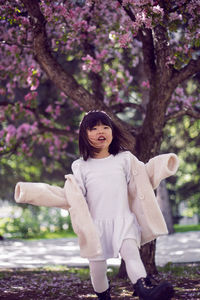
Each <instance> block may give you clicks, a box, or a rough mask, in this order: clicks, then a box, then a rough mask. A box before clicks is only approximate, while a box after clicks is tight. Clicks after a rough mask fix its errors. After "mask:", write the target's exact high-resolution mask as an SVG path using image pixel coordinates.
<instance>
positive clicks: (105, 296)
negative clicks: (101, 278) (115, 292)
mask: <svg viewBox="0 0 200 300" xmlns="http://www.w3.org/2000/svg"><path fill="white" fill-rule="evenodd" d="M95 293H96V295H97V296H98V299H99V300H111V297H110V288H108V289H107V290H106V291H105V292H102V293H97V292H95Z"/></svg>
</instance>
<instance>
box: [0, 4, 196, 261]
mask: <svg viewBox="0 0 200 300" xmlns="http://www.w3.org/2000/svg"><path fill="white" fill-rule="evenodd" d="M0 3H1V4H2V5H1V6H0V12H1V13H0V30H1V40H0V42H1V44H0V57H1V60H0V70H1V73H0V80H1V82H0V121H1V123H0V155H2V156H3V155H7V154H10V153H14V154H17V155H18V156H21V155H22V153H25V155H26V156H29V157H31V156H32V157H36V158H38V157H39V158H40V159H41V161H42V162H43V164H44V167H45V168H48V166H49V165H50V166H51V168H52V169H53V168H54V161H58V160H59V162H60V163H62V162H64V161H65V160H66V159H67V157H69V155H70V154H72V153H73V156H74V153H76V147H74V146H73V144H72V140H73V139H76V138H77V128H78V123H79V121H80V119H81V116H82V111H88V110H92V109H101V110H104V111H106V112H107V113H109V114H110V116H111V117H112V118H113V119H114V120H115V121H116V122H117V124H118V125H119V126H120V127H121V128H122V129H123V130H124V131H125V133H126V134H127V136H128V138H129V140H130V150H131V151H132V152H134V153H135V154H136V155H137V156H138V158H139V159H140V160H142V161H144V162H146V161H147V160H149V159H150V158H151V157H153V156H155V155H156V154H158V153H159V151H160V145H161V141H162V136H163V128H164V127H165V126H166V124H167V122H169V120H171V119H175V118H178V117H181V116H184V115H188V116H189V117H190V118H195V119H199V116H200V112H199V87H198V84H199V72H200V57H199V49H200V44H199V24H200V23H199V22H200V19H199V12H200V2H199V1H195V0H192V1H188V0H181V1H174V0H169V1H163V0H158V1H154V0H138V1H133V0H114V1H103V0H97V1H93V0H81V1H80V0H69V1H64V0H59V1H44V0H41V1H32V0H9V1H8V0H6V1H2V0H1V1H0ZM43 88H44V89H43ZM66 154H67V155H66ZM152 257H153V256H152Z"/></svg>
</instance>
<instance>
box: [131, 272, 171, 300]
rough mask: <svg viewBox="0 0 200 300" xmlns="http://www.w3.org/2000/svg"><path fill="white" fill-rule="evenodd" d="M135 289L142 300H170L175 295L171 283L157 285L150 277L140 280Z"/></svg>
mask: <svg viewBox="0 0 200 300" xmlns="http://www.w3.org/2000/svg"><path fill="white" fill-rule="evenodd" d="M133 287H134V290H135V295H137V296H139V299H140V300H170V299H171V298H172V296H173V295H174V289H173V287H172V285H171V284H170V283H169V282H167V281H165V282H161V283H159V284H157V285H155V284H152V283H151V280H150V278H149V277H146V278H140V279H138V281H137V282H136V284H134V286H133Z"/></svg>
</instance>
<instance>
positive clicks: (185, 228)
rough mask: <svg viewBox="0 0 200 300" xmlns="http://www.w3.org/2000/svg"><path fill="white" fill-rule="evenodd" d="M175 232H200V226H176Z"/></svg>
mask: <svg viewBox="0 0 200 300" xmlns="http://www.w3.org/2000/svg"><path fill="white" fill-rule="evenodd" d="M174 229H175V232H188V231H200V224H199V225H178V224H175V225H174Z"/></svg>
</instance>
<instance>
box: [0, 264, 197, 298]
mask: <svg viewBox="0 0 200 300" xmlns="http://www.w3.org/2000/svg"><path fill="white" fill-rule="evenodd" d="M116 274H117V269H116V268H109V270H108V276H109V278H110V280H111V287H112V289H111V294H112V299H113V300H118V299H121V300H126V299H135V300H136V299H138V298H137V297H133V296H132V285H131V283H130V281H129V280H122V279H119V278H117V277H116ZM155 278H156V279H159V280H165V279H167V280H170V281H171V283H172V284H173V286H174V289H175V296H174V298H173V299H174V300H180V299H187V300H189V299H200V265H199V264H187V265H180V264H178V265H175V264H167V265H166V266H165V267H163V268H159V274H158V275H156V276H155ZM0 299H8V300H18V299H22V300H32V299H34V300H35V299H37V300H39V299H42V300H46V299H52V300H69V299H70V300H72V299H74V300H76V299H77V300H78V299H85V300H90V299H91V300H92V299H96V296H95V295H94V293H93V290H92V287H91V283H90V279H89V271H88V268H70V269H69V268H67V267H63V266H56V267H55V266H53V267H51V266H49V267H46V268H42V269H41V268H40V269H34V270H31V269H18V270H16V269H15V270H14V269H6V270H1V271H0Z"/></svg>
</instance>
